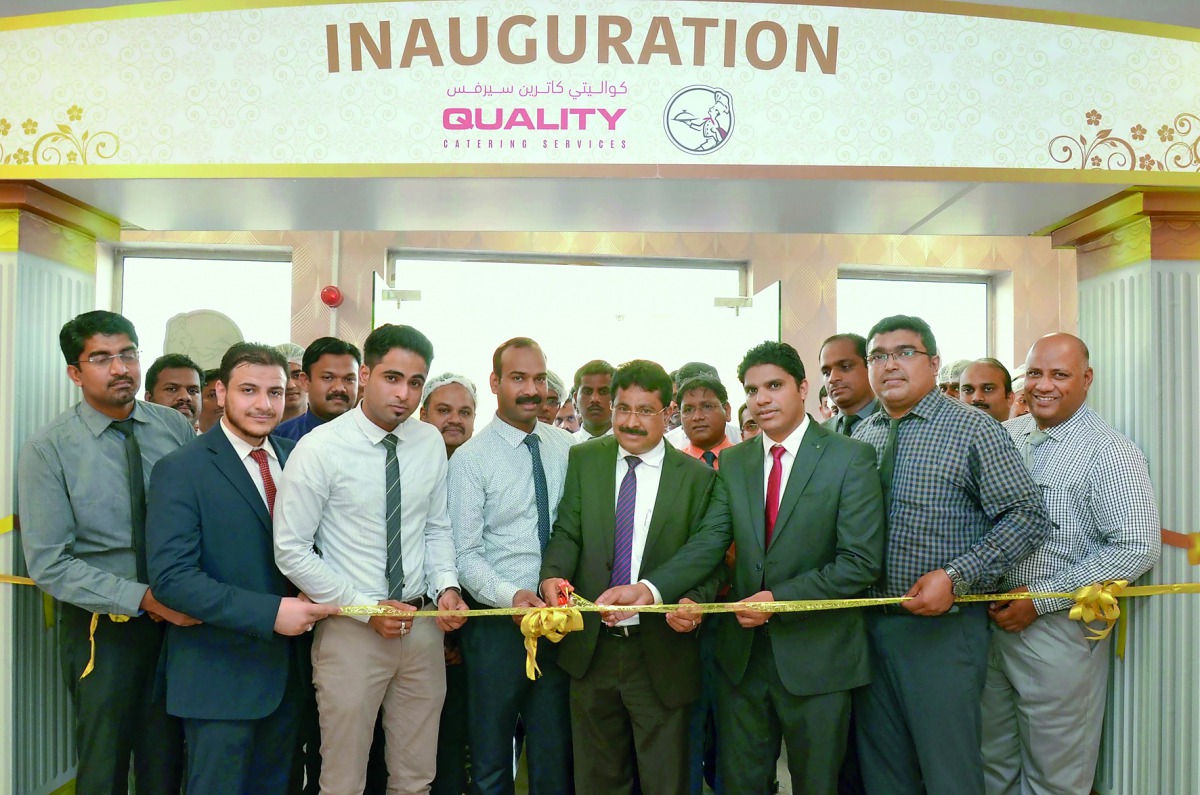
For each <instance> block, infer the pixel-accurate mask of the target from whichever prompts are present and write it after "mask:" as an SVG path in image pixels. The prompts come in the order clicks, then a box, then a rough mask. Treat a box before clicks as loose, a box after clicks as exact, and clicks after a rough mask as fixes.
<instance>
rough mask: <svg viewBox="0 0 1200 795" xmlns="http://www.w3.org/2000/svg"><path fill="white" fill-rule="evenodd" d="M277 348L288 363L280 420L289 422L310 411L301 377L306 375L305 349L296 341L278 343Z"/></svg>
mask: <svg viewBox="0 0 1200 795" xmlns="http://www.w3.org/2000/svg"><path fill="white" fill-rule="evenodd" d="M275 350H277V351H279V352H280V353H281V354H283V358H285V359H287V363H288V381H287V392H286V393H285V395H284V398H285V400H284V403H283V419H281V420H280V422H287V421H288V420H290V419H294V418H296V417H299V416H300V415H301V414H303V413H304V412H306V411H308V395H307V394H305V392H304V388H303V387H302V386H301V380H302V378H301V377H302V376H303V375H304V349H303V348H301V347H300V346H299V345H297V344H296V343H294V342H284V343H281V344H279V345H276V346H275Z"/></svg>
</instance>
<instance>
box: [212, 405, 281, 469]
mask: <svg viewBox="0 0 1200 795" xmlns="http://www.w3.org/2000/svg"><path fill="white" fill-rule="evenodd" d="M217 424H218V425H220V426H221V430H222V431H224V432H225V438H226V439H228V440H229V443H230V444H231V445H233V452H235V453H237V457H238V459H245V458H246V457H248V456H249V455H250V453H252V452H254V451H255V450H266V451H267V455H268V456H270V457H271V458H274V459H275V460H276V461H278V460H279V456H277V455H275V445H273V444H271V442H270V441H268V440H265V439H264V440H263V445H262V447H261V448H260V447H251V446H250V443H249V442H247V441H246V440H245V439H243V438H242V437H240V436H238V435H237V434H236V433H234V432H233V431H232V430H230V428H229V426H228V425H226V424H225V416H224V415H222V416H221V419H220V420H219V421H218V423H217Z"/></svg>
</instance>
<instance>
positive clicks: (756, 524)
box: [743, 434, 767, 551]
mask: <svg viewBox="0 0 1200 795" xmlns="http://www.w3.org/2000/svg"><path fill="white" fill-rule="evenodd" d="M763 438H764V437H763V436H762V434H759V435H758V436H755V437H754V438H753V439H751V440H750V442H749V444H747V445H746V451H745V455H746V456H747V457H748V458H749V460H748V461H747V462H746V466H745V467H744V468H743V472H744V473H745V476H746V494H748V495H749V505H750V525H751V527H753V528H754V538H755V540H756V541H757V542H758V548H759V550H760V551H765V550H763V542H764V540H765V539H766V536H767V511H766V505H767V495H766V490H765V487H764V486H763V456H764V455H766V453H765V452H764V450H763Z"/></svg>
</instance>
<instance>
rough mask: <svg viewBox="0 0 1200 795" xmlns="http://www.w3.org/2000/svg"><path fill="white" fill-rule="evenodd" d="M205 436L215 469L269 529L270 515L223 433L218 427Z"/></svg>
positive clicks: (248, 474)
mask: <svg viewBox="0 0 1200 795" xmlns="http://www.w3.org/2000/svg"><path fill="white" fill-rule="evenodd" d="M205 436H207V437H208V440H209V441H208V449H209V450H211V451H212V453H213V462H214V463H215V464H216V465H217V469H219V470H220V471H221V474H222V475H224V476H225V477H226V478H227V479H228V480H229V482H230V483H231V484H233V487H234V488H235V489H237V492H238V493H239V494H241V495H242V498H243V499H245V500H246V502H248V503H249V504H250V507H251V508H253V509H254V512H255V514H256V515H257V516H258V520H259V521H260V522H262V524H263V527H265V528H267V529H268V530H269V529H270V528H271V515H270V514H269V513H267V504H266V503H265V502H263V498H262V496H261V495H260V494H259V493H258V488H257V487H256V486H255V485H254V481H252V480H251V479H250V473H249V472H247V471H246V466H245V465H244V464H243V463H242V462H241V460H240V459H239V458H238V456H237V453H236V452H234V450H233V445H231V444H230V443H229V440H228V439H227V438H225V432H224V431H223V430H221V428H220V426H217V427H214V428H213V429H212V430H210V431H209V432H208V433H207V434H205Z"/></svg>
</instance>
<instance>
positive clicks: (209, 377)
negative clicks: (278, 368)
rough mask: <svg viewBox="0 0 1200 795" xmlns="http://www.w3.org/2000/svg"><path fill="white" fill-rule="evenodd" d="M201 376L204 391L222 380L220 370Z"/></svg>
mask: <svg viewBox="0 0 1200 795" xmlns="http://www.w3.org/2000/svg"><path fill="white" fill-rule="evenodd" d="M288 375H291V373H288ZM201 376H202V377H203V378H204V386H202V387H200V388H201V389H204V387H206V386H208V385H209V384H213V383H216V382H217V381H220V380H221V370H220V368H217V367H214V368H213V369H211V370H205V371H204V372H203V373H201Z"/></svg>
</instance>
